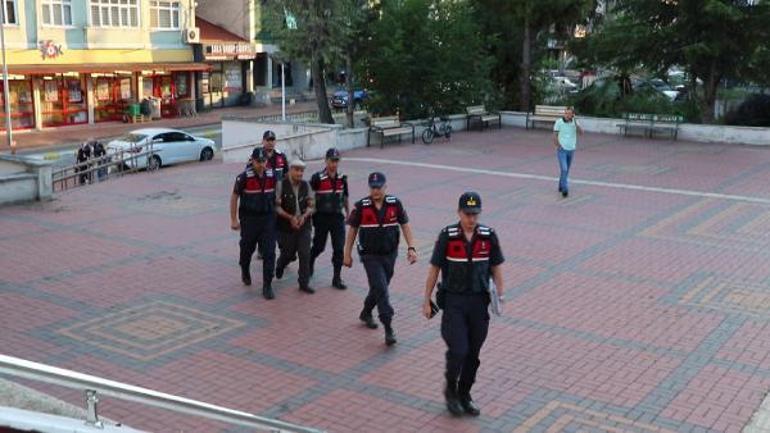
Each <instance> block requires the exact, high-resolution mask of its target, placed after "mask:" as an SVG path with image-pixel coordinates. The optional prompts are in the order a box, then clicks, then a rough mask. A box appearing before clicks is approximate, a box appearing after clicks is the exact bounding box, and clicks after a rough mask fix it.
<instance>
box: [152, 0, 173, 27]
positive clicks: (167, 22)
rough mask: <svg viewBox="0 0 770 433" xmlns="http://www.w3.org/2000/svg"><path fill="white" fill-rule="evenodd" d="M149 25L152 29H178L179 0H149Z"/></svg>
mask: <svg viewBox="0 0 770 433" xmlns="http://www.w3.org/2000/svg"><path fill="white" fill-rule="evenodd" d="M150 27H152V28H154V29H171V30H176V29H179V2H178V1H157V0H152V1H150Z"/></svg>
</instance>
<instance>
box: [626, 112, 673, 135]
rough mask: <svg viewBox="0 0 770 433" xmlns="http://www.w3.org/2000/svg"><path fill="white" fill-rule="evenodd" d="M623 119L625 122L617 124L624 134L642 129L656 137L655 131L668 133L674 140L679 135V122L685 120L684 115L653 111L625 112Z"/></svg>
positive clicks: (644, 132)
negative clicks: (654, 112) (653, 112)
mask: <svg viewBox="0 0 770 433" xmlns="http://www.w3.org/2000/svg"><path fill="white" fill-rule="evenodd" d="M623 119H624V122H623V123H618V124H617V126H618V128H620V130H621V131H622V132H623V135H624V136H626V135H628V133H629V131H633V130H640V131H643V134H644V136H645V137H650V138H654V136H655V133H667V134H669V135H670V136H671V138H673V139H674V140H676V139H677V136H678V135H679V124H681V123H682V122H683V121H684V118H683V117H682V116H677V115H671V114H651V113H625V114H623Z"/></svg>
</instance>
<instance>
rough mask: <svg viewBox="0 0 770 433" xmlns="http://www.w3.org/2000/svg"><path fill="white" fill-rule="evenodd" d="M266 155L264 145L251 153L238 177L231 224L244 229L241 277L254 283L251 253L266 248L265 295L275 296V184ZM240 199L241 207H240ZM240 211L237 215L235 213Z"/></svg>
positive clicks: (263, 286) (241, 243) (264, 265)
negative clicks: (249, 165)
mask: <svg viewBox="0 0 770 433" xmlns="http://www.w3.org/2000/svg"><path fill="white" fill-rule="evenodd" d="M266 161H267V155H266V154H265V150H264V149H262V148H261V147H258V148H256V149H254V151H253V152H252V153H251V167H249V168H247V169H246V170H245V171H244V172H243V173H241V174H239V175H238V177H236V178H235V186H234V187H233V194H232V196H231V198H230V226H231V228H232V229H233V230H238V229H240V231H241V242H240V246H241V257H240V265H241V278H242V279H243V284H245V285H247V286H249V285H251V273H250V272H249V267H250V265H251V256H252V255H253V254H254V251H255V250H256V248H257V244H259V248H260V250H262V251H264V258H263V259H264V260H263V263H262V295H263V296H264V297H265V298H266V299H273V298H274V297H275V294H274V293H273V288H272V286H271V284H272V281H273V271H274V269H275V236H276V231H275V186H276V179H275V174H274V173H273V170H271V169H268V168H267V167H265V162H266ZM239 201H240V206H239ZM236 212H237V214H236Z"/></svg>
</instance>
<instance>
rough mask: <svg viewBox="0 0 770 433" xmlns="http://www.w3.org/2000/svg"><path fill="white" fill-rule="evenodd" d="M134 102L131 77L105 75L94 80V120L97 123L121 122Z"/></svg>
mask: <svg viewBox="0 0 770 433" xmlns="http://www.w3.org/2000/svg"><path fill="white" fill-rule="evenodd" d="M132 100H133V94H132V92H131V77H129V76H120V75H105V76H97V77H95V78H94V103H95V105H94V120H95V121H96V122H107V121H114V120H121V119H122V118H123V114H124V113H125V111H126V107H127V106H128V104H129V103H130V102H131V101H132Z"/></svg>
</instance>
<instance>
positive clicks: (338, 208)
mask: <svg viewBox="0 0 770 433" xmlns="http://www.w3.org/2000/svg"><path fill="white" fill-rule="evenodd" d="M339 162H340V152H339V151H338V150H337V149H335V148H331V149H329V150H327V151H326V168H325V169H323V170H321V171H319V172H317V173H315V174H314V175H313V177H311V178H310V186H311V187H313V191H315V205H316V212H315V214H314V215H313V228H314V229H315V234H314V235H313V247H312V248H311V250H310V274H311V275H312V274H313V269H314V268H315V266H314V265H315V259H316V258H317V257H318V256H319V255H321V253H322V252H323V251H324V249H326V236H327V235H330V237H331V238H332V251H333V252H332V265H333V266H334V278H332V287H334V288H336V289H340V290H344V289H347V286H345V283H344V282H343V281H342V275H341V273H342V257H343V249H344V248H345V219H346V218H347V217H348V212H349V205H348V178H347V176H343V175H342V174H340V172H339V170H338V169H337V168H338V166H339Z"/></svg>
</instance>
